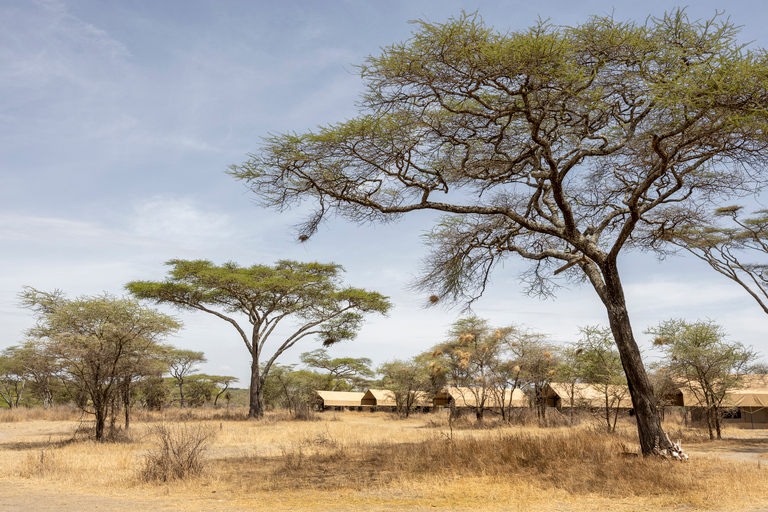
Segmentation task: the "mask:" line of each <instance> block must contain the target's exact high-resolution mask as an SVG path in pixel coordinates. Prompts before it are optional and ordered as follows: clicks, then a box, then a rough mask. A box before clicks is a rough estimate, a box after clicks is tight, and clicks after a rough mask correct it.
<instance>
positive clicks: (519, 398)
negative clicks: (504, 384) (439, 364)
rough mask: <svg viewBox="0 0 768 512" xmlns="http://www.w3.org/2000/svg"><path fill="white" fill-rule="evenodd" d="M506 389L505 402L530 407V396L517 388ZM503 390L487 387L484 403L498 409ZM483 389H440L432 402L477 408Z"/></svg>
mask: <svg viewBox="0 0 768 512" xmlns="http://www.w3.org/2000/svg"><path fill="white" fill-rule="evenodd" d="M503 391H504V404H503V405H509V404H510V402H511V406H512V407H528V406H529V402H528V397H526V396H525V393H523V391H522V390H520V389H517V388H515V389H514V390H511V389H505V390H503ZM500 392H501V390H493V389H486V390H485V403H484V404H483V406H484V408H486V409H498V408H500V407H501V406H502V403H501V394H500ZM481 393H482V391H481V390H480V389H473V388H466V387H447V388H443V389H442V390H440V392H439V393H437V394H436V395H435V397H434V398H433V399H432V403H433V404H434V406H435V407H436V408H437V407H451V408H456V409H464V408H466V409H469V408H472V409H473V408H476V407H477V405H478V403H477V402H478V399H479V398H481V397H482V395H481Z"/></svg>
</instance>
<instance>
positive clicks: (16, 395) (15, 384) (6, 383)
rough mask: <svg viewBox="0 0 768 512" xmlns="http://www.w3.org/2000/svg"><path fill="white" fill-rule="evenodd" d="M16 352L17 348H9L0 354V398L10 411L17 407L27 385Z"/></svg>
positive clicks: (22, 367)
mask: <svg viewBox="0 0 768 512" xmlns="http://www.w3.org/2000/svg"><path fill="white" fill-rule="evenodd" d="M17 351H18V347H9V348H7V349H5V350H3V352H2V354H0V397H2V399H3V401H4V402H5V403H6V404H7V405H8V407H9V408H11V409H13V408H14V407H18V406H19V402H20V401H21V397H22V394H23V392H24V388H25V387H26V384H27V381H26V378H25V371H24V366H23V365H22V364H21V361H20V360H19V358H18V357H17Z"/></svg>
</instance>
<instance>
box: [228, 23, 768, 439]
mask: <svg viewBox="0 0 768 512" xmlns="http://www.w3.org/2000/svg"><path fill="white" fill-rule="evenodd" d="M416 27H417V29H416V31H415V32H414V34H413V36H412V37H411V38H410V39H409V40H407V41H405V42H403V43H396V44H393V45H390V46H387V47H385V48H383V49H382V52H381V55H378V56H371V57H369V58H368V59H367V60H366V61H365V63H364V64H363V65H361V66H360V68H359V70H360V75H361V77H362V79H363V80H364V83H365V86H366V90H365V92H364V94H363V95H362V98H361V100H360V103H359V105H360V109H361V114H360V116H358V117H357V118H354V119H351V120H348V121H344V122H340V123H337V124H334V125H330V126H326V127H321V128H318V129H317V130H315V131H312V132H307V133H303V134H296V133H288V134H277V135H272V136H270V137H268V138H266V139H265V141H264V144H263V146H262V147H261V149H260V150H259V151H258V152H257V153H255V154H251V155H250V158H249V160H247V161H246V162H244V163H243V164H241V165H233V166H231V168H230V170H229V172H230V174H231V175H233V176H234V177H236V178H238V179H240V180H243V181H245V182H246V183H247V184H248V185H249V186H250V188H251V190H252V191H253V192H254V193H255V194H256V195H257V196H258V198H259V199H260V201H261V203H262V204H263V205H266V206H268V207H273V208H277V209H278V210H282V209H286V208H290V207H293V206H294V205H296V204H299V203H302V202H305V201H308V202H311V203H312V204H313V205H314V212H313V213H312V214H311V215H310V217H309V218H307V219H306V221H305V222H304V223H303V224H302V226H301V235H300V239H301V240H306V239H307V238H308V237H310V236H312V235H313V234H314V233H315V232H316V231H317V228H318V226H319V225H320V223H322V222H323V220H324V219H326V218H328V217H329V216H334V215H340V216H342V217H346V218H348V219H351V220H352V221H356V222H359V223H369V222H389V221H393V220H395V219H398V218H400V217H401V216H403V215H404V214H407V213H410V212H414V211H419V210H435V211H438V212H442V213H444V217H443V218H442V219H441V220H440V221H439V222H438V223H437V225H436V226H435V227H434V229H433V230H432V231H431V233H430V234H429V235H428V237H427V241H428V244H429V245H430V247H431V253H430V255H429V256H428V257H427V258H426V260H425V263H424V271H423V274H422V277H421V278H420V280H419V282H418V284H419V286H420V287H421V288H422V289H424V290H425V291H427V292H428V293H430V294H432V295H433V296H434V301H435V302H438V303H442V302H445V301H447V300H458V301H470V302H471V301H473V300H476V299H477V298H478V297H479V296H480V295H481V294H482V292H483V290H484V289H485V287H486V285H487V284H488V280H489V276H490V274H491V271H492V270H493V269H494V268H495V267H496V266H497V265H498V264H499V263H501V262H503V261H505V260H506V259H507V258H508V257H510V256H513V255H515V256H519V257H522V258H525V259H528V260H530V261H531V263H532V265H531V266H530V267H529V268H528V270H527V271H526V273H525V274H524V275H523V277H524V279H526V280H527V283H528V288H527V290H528V291H529V292H531V293H539V294H550V293H553V291H554V290H555V289H556V287H557V286H558V282H557V280H556V279H555V275H557V274H560V273H562V276H563V277H566V278H570V279H572V280H574V281H576V282H582V281H587V282H589V283H590V284H591V285H592V287H593V288H594V290H595V292H596V293H597V295H598V296H599V297H600V299H601V301H602V302H603V303H604V305H605V307H606V312H607V315H608V320H609V324H610V327H611V330H612V332H613V336H614V339H615V341H616V344H617V347H618V349H619V353H620V354H621V358H622V362H623V365H624V367H625V370H626V373H627V378H628V381H629V384H630V389H631V391H632V400H633V405H634V409H635V412H636V413H637V420H638V433H639V437H640V444H641V447H642V450H643V453H645V454H649V453H652V451H653V446H654V442H655V439H656V438H659V439H661V440H662V444H665V443H666V440H665V439H666V436H664V433H663V431H662V429H661V424H660V421H659V419H658V413H657V411H656V407H655V404H654V402H653V398H652V395H653V393H652V389H651V386H650V382H649V381H648V377H647V375H646V372H645V369H644V367H643V364H642V360H641V357H640V352H639V350H638V348H637V343H636V341H635V339H634V336H633V334H632V329H631V325H630V322H629V316H628V313H627V308H626V301H625V298H624V292H623V287H622V283H621V279H620V273H619V270H618V256H619V254H620V253H622V252H623V251H626V250H631V249H636V248H639V249H658V250H662V251H663V250H664V246H665V240H666V238H667V237H666V235H665V232H666V230H667V229H668V228H672V227H673V226H674V225H675V224H676V223H677V222H678V221H679V220H680V219H686V218H694V217H696V216H697V215H699V214H700V213H701V212H702V211H705V210H711V209H712V208H714V207H717V206H719V202H720V201H722V200H723V199H724V198H729V197H734V196H740V195H742V194H746V193H749V192H750V191H752V190H754V188H755V186H756V185H757V184H759V183H762V182H764V181H765V177H766V176H765V170H764V169H765V163H766V158H767V157H768V139H767V138H766V137H765V131H766V128H767V125H766V121H768V115H766V112H768V54H766V52H765V51H763V50H754V51H752V50H747V49H746V48H744V47H743V46H742V45H741V44H739V42H738V41H737V35H738V28H737V27H735V26H734V25H732V24H731V23H730V22H729V21H728V20H727V19H724V18H722V17H719V16H717V17H715V18H714V19H712V20H705V21H691V20H689V19H688V17H687V15H686V14H685V12H684V10H676V11H673V12H671V13H668V14H666V15H664V16H663V17H660V18H653V17H651V18H648V19H647V20H646V22H645V23H642V24H639V23H634V22H620V21H618V20H615V19H614V18H613V17H609V16H605V17H597V16H596V17H592V18H590V19H589V20H588V21H587V22H586V23H584V24H582V25H577V26H572V27H563V26H555V25H552V24H549V23H547V22H540V23H538V24H536V25H535V26H533V27H531V28H529V29H528V30H523V31H516V32H506V33H499V32H496V31H494V30H493V29H491V28H488V27H487V26H486V25H485V24H484V23H483V21H482V19H481V18H480V17H479V15H477V14H464V15H462V16H459V17H457V18H455V19H450V20H448V21H447V22H445V23H433V22H429V21H418V22H416Z"/></svg>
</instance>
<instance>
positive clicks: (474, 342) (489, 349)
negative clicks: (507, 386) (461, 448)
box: [433, 316, 501, 420]
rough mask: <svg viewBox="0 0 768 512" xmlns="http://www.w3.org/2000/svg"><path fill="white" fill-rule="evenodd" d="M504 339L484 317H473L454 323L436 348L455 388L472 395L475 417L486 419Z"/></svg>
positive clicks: (437, 355) (440, 363) (435, 354)
mask: <svg viewBox="0 0 768 512" xmlns="http://www.w3.org/2000/svg"><path fill="white" fill-rule="evenodd" d="M500 338H501V337H500V336H499V337H496V336H495V335H494V333H493V330H492V329H491V327H490V326H489V325H488V321H487V320H485V319H483V318H478V317H476V316H471V317H467V318H462V319H460V320H457V321H456V322H454V323H453V325H452V326H451V328H450V329H449V330H448V337H447V339H446V341H445V342H443V343H441V344H439V345H436V346H435V347H434V348H433V355H434V357H435V358H436V361H437V362H438V363H439V365H440V366H441V367H442V368H444V369H445V370H447V373H446V376H447V377H448V378H449V379H450V381H451V383H452V384H454V385H455V386H462V387H464V388H466V392H467V393H470V394H471V395H472V398H473V399H474V403H475V405H474V406H473V407H474V409H475V416H476V417H477V419H478V420H482V419H483V414H484V412H485V408H486V405H485V404H486V402H489V401H491V395H492V394H493V389H494V386H495V385H496V384H497V379H495V378H494V377H495V369H496V366H497V364H498V362H499V358H498V355H499V350H500V348H501V342H500V341H501V340H500Z"/></svg>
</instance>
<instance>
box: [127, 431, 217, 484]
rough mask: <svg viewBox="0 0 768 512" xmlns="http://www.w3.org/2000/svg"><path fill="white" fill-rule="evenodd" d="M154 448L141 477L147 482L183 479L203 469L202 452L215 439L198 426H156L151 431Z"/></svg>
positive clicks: (198, 473)
mask: <svg viewBox="0 0 768 512" xmlns="http://www.w3.org/2000/svg"><path fill="white" fill-rule="evenodd" d="M150 432H151V433H152V434H153V435H154V436H155V446H154V447H153V448H151V449H150V450H149V453H147V455H146V458H145V461H144V467H143V468H142V470H141V478H142V480H144V481H147V482H153V481H162V482H167V481H170V480H183V479H185V478H188V477H190V476H197V475H200V474H201V473H202V472H203V470H204V469H205V462H206V461H205V458H204V453H205V451H206V450H207V449H208V447H210V445H211V444H212V443H213V438H214V436H215V434H214V431H213V430H212V429H211V428H206V427H204V426H201V425H195V426H190V425H187V424H180V425H174V426H169V425H167V424H162V425H157V426H154V427H152V428H151V429H150Z"/></svg>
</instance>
